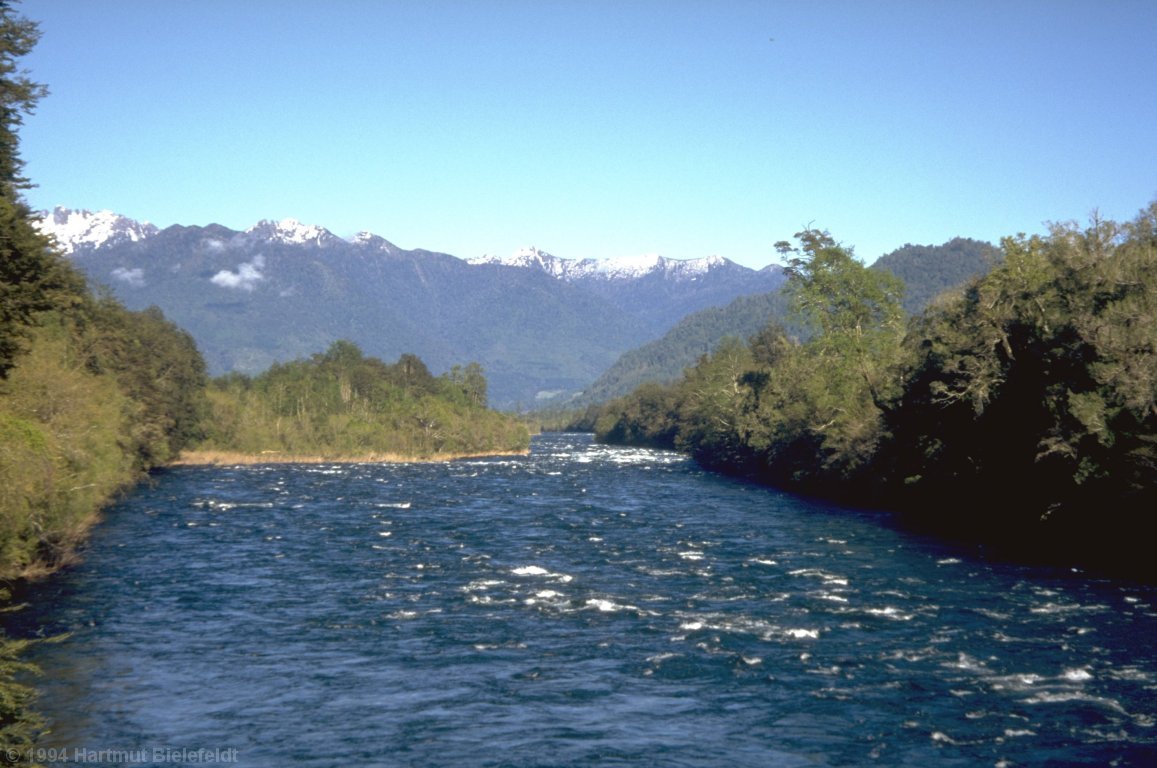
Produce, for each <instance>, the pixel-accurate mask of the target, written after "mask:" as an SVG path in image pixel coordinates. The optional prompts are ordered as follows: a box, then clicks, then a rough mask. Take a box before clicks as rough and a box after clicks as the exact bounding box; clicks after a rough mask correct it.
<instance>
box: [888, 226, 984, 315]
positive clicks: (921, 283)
mask: <svg viewBox="0 0 1157 768" xmlns="http://www.w3.org/2000/svg"><path fill="white" fill-rule="evenodd" d="M999 261H1000V250H999V249H998V248H994V247H993V246H992V245H991V244H990V243H985V242H981V241H979V240H972V239H969V238H964V237H954V238H953V239H951V240H949V241H948V242H947V243H944V244H943V245H910V244H909V245H905V246H904V247H902V248H897V249H896V250H894V251H892V252H891V253H889V254H886V255H884V256H881V257H880V258H879V259H877V260H876V262H875V263H874V264H873V265H872V269H879V270H885V271H887V272H891V273H892V274H893V275H895V276H896V277H898V278H900V279H901V280H902V281H904V286H905V288H906V290H905V291H904V301H903V306H904V311H905V312H907V313H908V314H910V315H915V314H919V313H920V312H921V311H923V309H924V307H926V306H928V304H930V303H931V302H932V300H933V299H935V298H936V297H937V296H938V295H940V294H942V293H944V292H945V291H949V290H952V289H954V288H959V287H960V286H962V285H964V284H965V283H968V282H969V281H971V280H973V279H975V278H977V277H980V276H982V275H984V274H987V273H988V271H989V270H990V269H992V268H993V267H995V266H996V265H997V264H998V263H999Z"/></svg>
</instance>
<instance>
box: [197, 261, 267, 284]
mask: <svg viewBox="0 0 1157 768" xmlns="http://www.w3.org/2000/svg"><path fill="white" fill-rule="evenodd" d="M264 267H265V257H264V256H262V255H261V254H258V255H256V256H254V257H253V261H246V262H242V263H241V264H238V265H237V271H236V272H233V271H231V270H228V269H223V270H221V271H220V272H218V273H217V274H215V275H213V277H211V278H209V280H210V282H212V283H213V284H214V285H219V286H221V287H222V288H236V289H238V290H241V291H252V290H253V289H254V288H256V287H257V283H258V282H260V281H261V280H264V279H265V275H263V274H261V270H262V269H263V268H264Z"/></svg>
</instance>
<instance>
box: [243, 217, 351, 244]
mask: <svg viewBox="0 0 1157 768" xmlns="http://www.w3.org/2000/svg"><path fill="white" fill-rule="evenodd" d="M245 234H247V235H250V236H251V237H255V238H260V239H262V240H269V241H273V242H278V243H287V244H289V245H305V244H307V243H308V244H311V245H328V244H330V243H332V242H333V241H335V240H341V238H340V237H338V236H337V235H335V234H334V233H332V232H330V231H329V230H328V229H326V228H325V227H319V226H317V225H315V224H302V223H301V222H300V221H298V220H297V219H282V220H281V221H273V220H271V219H262V220H261V221H259V222H257V223H256V224H254V225H253V226H252V227H250V228H249V229H247V230H245Z"/></svg>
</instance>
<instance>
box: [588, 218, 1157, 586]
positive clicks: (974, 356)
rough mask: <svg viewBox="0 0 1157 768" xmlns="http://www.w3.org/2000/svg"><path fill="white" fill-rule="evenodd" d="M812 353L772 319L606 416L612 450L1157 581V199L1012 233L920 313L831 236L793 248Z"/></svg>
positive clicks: (797, 298)
mask: <svg viewBox="0 0 1157 768" xmlns="http://www.w3.org/2000/svg"><path fill="white" fill-rule="evenodd" d="M777 247H778V248H779V249H780V250H781V252H782V253H783V254H784V255H785V257H787V258H788V259H789V261H788V264H789V266H788V272H789V284H788V286H787V293H788V297H789V300H790V302H791V305H792V310H793V313H794V317H795V319H796V320H797V321H798V322H800V323H802V324H803V326H802V327H804V328H806V329H807V332H806V334H805V335H803V338H804V340H802V341H801V340H800V338H799V336H798V335H791V334H789V333H787V332H786V331H785V330H784V328H783V327H782V326H781V325H778V324H776V323H774V322H773V323H771V324H769V325H768V326H767V327H766V328H764V329H763V330H762V331H760V332H759V333H757V334H755V335H754V336H753V337H751V338H750V339H748V340H746V341H744V340H740V339H734V338H732V339H729V340H726V341H724V342H723V343H721V344H720V345H719V346H718V347H717V348H716V349H715V350H714V351H713V352H712V353H711V354H708V355H704V356H703V357H702V358H701V359H700V360H699V362H698V363H697V364H696V365H694V366H693V367H691V368H689V369H688V370H687V371H686V372H685V374H684V376H683V377H682V378H681V379H680V380H679V381H677V382H676V383H674V384H671V385H658V384H649V385H644V386H642V387H639V388H638V389H636V390H635V391H634V392H633V393H632V394H630V395H628V396H625V397H622V398H619V399H617V400H614V401H612V402H611V403H609V404H607V405H606V406H604V407H603V408H602V409H601V411H600V412H599V414H598V417H597V421H596V432H597V435H598V437H599V439H601V440H604V441H607V442H612V443H629V444H644V445H652V446H662V447H667V448H674V449H677V450H681V451H685V452H687V453H689V454H691V455H692V456H694V457H695V458H696V459H697V460H698V461H699V462H700V463H702V464H703V465H705V466H707V467H711V468H714V469H718V470H721V471H724V472H728V473H734V474H737V475H743V476H747V477H750V478H753V479H756V480H758V481H761V482H765V483H769V484H773V485H776V486H779V487H783V488H786V489H791V490H794V491H798V492H803V493H807V494H814V495H817V496H823V497H832V498H838V499H840V500H843V501H845V502H850V503H855V504H863V505H872V506H884V507H889V508H894V509H899V510H903V511H904V513H905V515H906V517H907V519H908V520H910V521H911V522H913V523H915V524H916V525H918V526H921V527H924V528H927V529H929V530H935V531H938V532H941V533H948V534H951V535H953V536H960V537H966V538H967V539H970V540H973V541H976V542H980V543H981V544H983V545H985V546H987V547H988V551H990V552H991V551H998V552H1005V551H1007V552H1010V553H1015V554H1016V555H1017V556H1023V557H1036V556H1041V557H1045V558H1050V559H1055V558H1069V559H1075V560H1082V561H1084V560H1087V561H1090V562H1096V563H1099V564H1101V565H1108V566H1112V567H1115V568H1124V569H1128V570H1130V571H1131V572H1140V571H1146V575H1147V576H1148V575H1151V573H1149V572H1148V571H1150V570H1151V568H1152V566H1151V565H1148V564H1147V563H1150V562H1151V556H1150V553H1149V552H1148V547H1147V546H1146V545H1145V544H1143V543H1142V542H1143V541H1144V538H1145V537H1142V536H1139V535H1138V534H1140V533H1141V532H1142V531H1144V530H1147V527H1146V526H1145V525H1144V520H1145V518H1146V517H1148V516H1151V515H1152V514H1153V510H1155V509H1157V430H1155V427H1157V355H1155V354H1154V351H1155V350H1154V346H1155V345H1157V325H1155V323H1157V202H1155V203H1152V204H1150V205H1149V207H1148V208H1146V209H1144V210H1142V211H1141V212H1140V213H1139V214H1138V215H1137V216H1136V218H1135V219H1133V220H1132V221H1128V222H1124V223H1118V222H1113V221H1107V220H1103V219H1101V218H1099V217H1096V216H1094V217H1093V219H1092V220H1091V221H1090V222H1089V223H1088V224H1087V225H1085V226H1078V225H1077V224H1075V223H1062V224H1055V225H1052V226H1051V229H1050V231H1049V233H1048V234H1047V235H1043V236H1032V237H1026V236H1023V235H1018V236H1015V237H1008V238H1005V239H1004V240H1003V241H1002V243H1001V248H1000V253H999V255H998V256H997V262H998V263H997V265H996V266H995V267H994V268H992V270H991V271H990V272H988V273H987V274H986V275H984V276H983V277H978V278H975V279H974V280H972V281H971V282H969V283H967V284H966V285H965V286H964V287H963V288H960V289H956V290H954V291H950V292H948V293H946V294H943V295H941V296H939V297H937V298H936V299H935V300H934V301H932V302H931V304H929V306H928V307H927V308H926V309H925V310H924V311H922V312H921V313H920V314H918V315H915V316H911V317H907V316H906V315H905V313H904V311H903V308H902V304H901V297H902V296H903V294H904V286H903V283H902V281H901V280H900V279H899V278H897V277H896V276H895V275H894V274H892V273H891V272H889V271H887V270H874V269H868V268H866V267H864V266H863V265H862V264H861V263H860V262H859V261H857V260H856V259H855V258H854V257H853V255H852V253H851V251H850V250H848V249H847V248H844V247H842V246H841V245H839V244H838V243H837V242H836V241H835V240H834V239H833V238H832V237H831V235H830V234H829V233H827V232H823V231H818V230H814V229H808V230H806V231H804V232H800V233H798V234H797V235H796V243H795V244H791V243H787V242H781V243H779V244H777Z"/></svg>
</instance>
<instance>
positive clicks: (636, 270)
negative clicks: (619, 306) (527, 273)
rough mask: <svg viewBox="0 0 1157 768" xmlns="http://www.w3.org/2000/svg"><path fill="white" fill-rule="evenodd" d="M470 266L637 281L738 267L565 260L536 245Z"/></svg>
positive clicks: (650, 257) (646, 259)
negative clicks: (657, 276)
mask: <svg viewBox="0 0 1157 768" xmlns="http://www.w3.org/2000/svg"><path fill="white" fill-rule="evenodd" d="M467 261H468V262H469V263H471V264H501V265H503V266H508V267H527V268H532V269H540V270H542V271H543V272H546V273H547V274H549V275H551V276H553V277H556V278H558V279H560V280H566V281H569V282H574V281H579V280H590V279H600V280H626V281H630V280H638V279H639V278H642V277H646V276H648V275H656V274H658V275H663V276H665V277H669V278H672V279H675V280H695V279H697V278H699V277H701V276H702V275H704V274H706V273H708V272H710V271H711V270H713V269H719V268H723V267H727V266H729V265H730V266H738V265H736V264H735V263H734V262H732V261H730V260H728V259H725V258H723V257H722V256H708V257H706V258H702V259H668V258H666V257H665V256H660V255H659V254H657V253H648V254H643V255H639V256H620V257H613V258H609V259H563V258H559V257H558V256H555V255H553V254H550V253H547V252H546V251H542V250H539V249H538V248H535V247H533V246H530V247H527V248H522V249H520V250H518V251H516V252H514V253H513V254H511V255H510V256H491V255H486V256H481V257H477V258H473V259H467Z"/></svg>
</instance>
